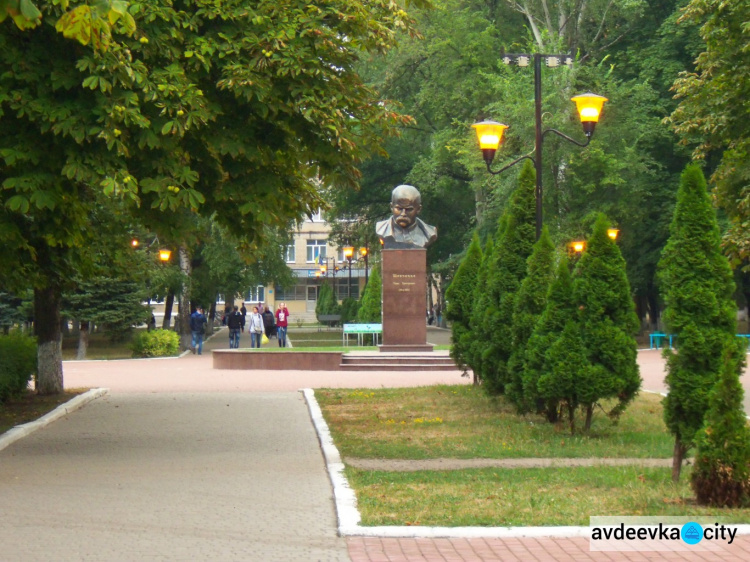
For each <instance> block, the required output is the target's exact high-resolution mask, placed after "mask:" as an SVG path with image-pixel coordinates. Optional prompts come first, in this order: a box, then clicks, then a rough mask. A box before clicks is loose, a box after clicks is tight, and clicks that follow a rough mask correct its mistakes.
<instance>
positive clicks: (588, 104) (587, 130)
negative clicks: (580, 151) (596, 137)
mask: <svg viewBox="0 0 750 562" xmlns="http://www.w3.org/2000/svg"><path fill="white" fill-rule="evenodd" d="M570 99H571V100H572V101H574V102H575V103H576V108H577V109H578V115H579V116H580V117H581V124H582V125H583V132H584V134H585V135H586V136H587V137H589V138H591V137H592V136H593V134H594V129H595V128H596V124H597V123H598V122H599V116H600V115H601V113H602V107H604V102H606V101H609V100H608V99H607V98H605V97H604V96H599V95H597V94H592V93H591V92H587V93H585V94H581V95H579V96H575V97H572V98H570Z"/></svg>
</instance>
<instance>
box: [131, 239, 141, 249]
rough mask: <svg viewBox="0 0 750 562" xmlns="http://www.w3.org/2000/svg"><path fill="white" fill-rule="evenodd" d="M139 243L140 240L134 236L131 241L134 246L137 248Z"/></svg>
mask: <svg viewBox="0 0 750 562" xmlns="http://www.w3.org/2000/svg"><path fill="white" fill-rule="evenodd" d="M138 244H140V242H138V240H137V239H135V238H133V239H132V240H131V241H130V245H131V246H133V248H137V247H138Z"/></svg>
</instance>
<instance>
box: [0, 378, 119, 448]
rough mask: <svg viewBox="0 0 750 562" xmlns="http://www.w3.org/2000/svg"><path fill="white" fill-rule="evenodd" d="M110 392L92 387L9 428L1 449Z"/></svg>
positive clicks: (3, 437)
mask: <svg viewBox="0 0 750 562" xmlns="http://www.w3.org/2000/svg"><path fill="white" fill-rule="evenodd" d="M108 392H109V389H108V388H92V389H91V390H89V391H87V392H84V393H83V394H79V395H78V396H76V397H75V398H71V399H70V400H68V401H67V402H65V403H64V404H60V405H59V406H58V407H57V408H55V409H54V410H52V411H51V412H48V413H47V414H45V415H43V416H42V417H41V418H39V419H38V420H35V421H31V422H28V423H24V424H21V425H17V426H15V427H13V428H11V429H9V430H8V431H6V432H5V433H3V434H2V435H0V451H2V450H3V449H5V448H6V447H8V446H9V445H11V444H13V443H15V442H16V441H18V440H19V439H21V438H22V437H25V436H27V435H29V434H31V433H34V432H35V431H36V430H37V429H41V428H43V427H46V426H48V425H49V424H51V423H52V422H54V421H57V420H59V419H60V418H61V417H63V416H67V415H68V414H69V413H70V412H75V411H76V410H78V409H79V408H81V407H83V406H84V405H86V404H88V403H89V402H91V401H92V400H94V399H96V398H99V397H100V396H104V395H105V394H107V393H108Z"/></svg>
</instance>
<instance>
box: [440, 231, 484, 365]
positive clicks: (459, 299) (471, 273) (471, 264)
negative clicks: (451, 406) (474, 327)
mask: <svg viewBox="0 0 750 562" xmlns="http://www.w3.org/2000/svg"><path fill="white" fill-rule="evenodd" d="M481 265H482V247H481V246H480V244H479V236H478V235H477V234H476V233H474V236H473V237H472V239H471V244H469V248H468V250H467V251H466V255H465V256H464V259H463V260H461V265H459V266H458V270H456V274H455V275H454V276H453V280H452V281H451V284H450V286H449V287H448V289H447V290H446V292H445V298H446V301H447V303H448V305H447V307H446V310H445V316H446V318H447V319H448V320H450V321H451V339H452V343H453V345H452V346H451V357H452V358H453V360H454V361H455V362H456V365H458V367H459V368H460V369H463V370H464V371H466V370H467V369H470V368H471V364H470V358H469V355H470V351H469V350H470V348H471V345H472V342H473V339H474V338H473V337H472V333H471V327H470V323H471V315H472V310H473V309H474V288H475V287H476V285H477V276H478V274H479V268H480V266H481Z"/></svg>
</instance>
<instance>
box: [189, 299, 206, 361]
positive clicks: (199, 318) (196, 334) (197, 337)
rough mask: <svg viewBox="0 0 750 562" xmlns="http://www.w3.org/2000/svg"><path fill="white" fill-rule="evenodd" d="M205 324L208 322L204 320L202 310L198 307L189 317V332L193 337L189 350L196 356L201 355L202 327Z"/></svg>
mask: <svg viewBox="0 0 750 562" xmlns="http://www.w3.org/2000/svg"><path fill="white" fill-rule="evenodd" d="M207 322H208V320H206V317H205V315H204V314H203V308H202V307H200V306H199V307H197V308H196V309H195V312H193V313H192V314H191V315H190V332H191V333H192V335H193V343H192V345H191V346H190V350H191V351H192V352H193V353H196V352H197V353H198V355H201V353H202V352H203V329H204V328H203V327H204V326H205V325H206V323H207Z"/></svg>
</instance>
